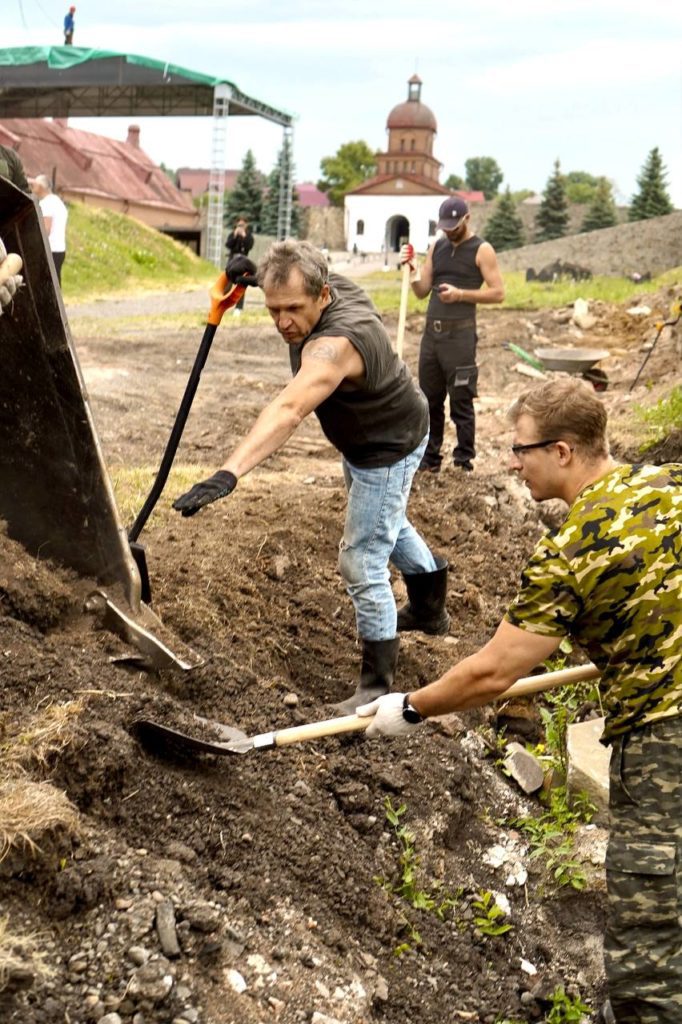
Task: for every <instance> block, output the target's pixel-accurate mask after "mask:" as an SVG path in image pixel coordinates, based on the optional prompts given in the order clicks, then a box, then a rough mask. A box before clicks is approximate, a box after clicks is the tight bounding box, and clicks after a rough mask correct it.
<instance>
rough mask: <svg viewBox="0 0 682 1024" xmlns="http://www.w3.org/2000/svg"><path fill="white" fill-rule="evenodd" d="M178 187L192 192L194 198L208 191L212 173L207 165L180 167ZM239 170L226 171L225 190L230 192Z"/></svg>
mask: <svg viewBox="0 0 682 1024" xmlns="http://www.w3.org/2000/svg"><path fill="white" fill-rule="evenodd" d="M176 173H177V176H178V188H181V189H182V190H183V192H184V191H187V192H191V193H192V199H196V198H197V196H203V195H204V193H205V192H208V179H209V177H210V175H211V172H210V170H208V168H206V167H178V170H177V172H176ZM238 174H239V171H227V170H226V171H225V191H226V192H230V191H231V190H232V189H233V188H234V186H235V185H236V183H237V175H238Z"/></svg>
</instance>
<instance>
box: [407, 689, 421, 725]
mask: <svg viewBox="0 0 682 1024" xmlns="http://www.w3.org/2000/svg"><path fill="white" fill-rule="evenodd" d="M403 718H404V719H405V721H406V722H409V723H410V725H419V723H420V722H423V721H424V716H423V715H421V714H420V713H419V712H418V711H417V709H416V708H413V707H412V705H411V704H410V695H409V693H406V694H405V696H404V698H403Z"/></svg>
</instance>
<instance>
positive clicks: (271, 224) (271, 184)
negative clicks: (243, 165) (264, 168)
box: [260, 140, 300, 238]
mask: <svg viewBox="0 0 682 1024" xmlns="http://www.w3.org/2000/svg"><path fill="white" fill-rule="evenodd" d="M290 153H291V150H290V147H289V142H288V140H287V141H285V144H284V146H282V148H281V149H280V151H279V153H278V154H277V163H276V164H275V166H274V167H273V169H272V170H271V172H270V174H269V175H268V180H267V186H266V189H265V194H264V196H263V206H262V209H261V224H260V229H261V231H262V232H263V234H264V235H273V236H274V237H275V238H276V237H277V228H278V224H279V193H280V181H281V174H282V167H283V165H284V163H285V161H288V160H289V159H290ZM293 177H294V167H293V165H292V167H291V179H292V180H293ZM299 222H300V207H299V205H298V193H297V191H296V189H295V187H292V190H291V227H290V229H289V235H290V237H291V238H297V237H298V229H299Z"/></svg>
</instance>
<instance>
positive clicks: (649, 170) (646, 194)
mask: <svg viewBox="0 0 682 1024" xmlns="http://www.w3.org/2000/svg"><path fill="white" fill-rule="evenodd" d="M637 184H638V185H639V192H638V193H637V195H636V196H633V197H632V205H631V206H630V217H629V219H630V220H648V219H649V218H650V217H664V216H665V215H666V214H667V213H672V212H673V204H672V203H671V201H670V196H669V195H668V192H667V189H666V168H665V166H664V164H663V160H662V158H661V154H660V152H659V149H658V146H654V148H653V149H652V150H651V152H650V153H649V155H648V157H647V159H646V163H645V164H644V167H643V168H642V171H641V174H640V176H639V177H638V178H637Z"/></svg>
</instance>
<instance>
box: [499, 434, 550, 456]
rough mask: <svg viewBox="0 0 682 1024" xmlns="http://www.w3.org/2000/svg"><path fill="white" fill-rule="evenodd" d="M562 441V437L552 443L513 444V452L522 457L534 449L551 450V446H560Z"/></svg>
mask: <svg viewBox="0 0 682 1024" xmlns="http://www.w3.org/2000/svg"><path fill="white" fill-rule="evenodd" d="M560 440H561V438H560V437H556V438H552V440H551V441H531V443H530V444H513V445H512V446H511V450H512V452H513V453H514V455H522V454H523V453H524V452H529V451H531V450H532V449H533V448H549V446H550V445H551V444H558V443H559V441H560Z"/></svg>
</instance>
